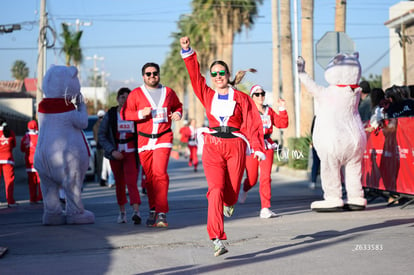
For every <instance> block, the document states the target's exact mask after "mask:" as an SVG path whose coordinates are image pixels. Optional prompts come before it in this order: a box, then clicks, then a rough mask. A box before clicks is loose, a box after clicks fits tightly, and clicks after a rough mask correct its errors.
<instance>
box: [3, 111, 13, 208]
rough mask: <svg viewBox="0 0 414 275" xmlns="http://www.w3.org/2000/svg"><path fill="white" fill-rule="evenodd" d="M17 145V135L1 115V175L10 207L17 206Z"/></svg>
mask: <svg viewBox="0 0 414 275" xmlns="http://www.w3.org/2000/svg"><path fill="white" fill-rule="evenodd" d="M14 147H16V135H15V134H14V132H13V131H12V130H11V129H10V128H9V126H8V125H7V122H6V120H5V119H4V118H2V117H0V176H1V174H2V173H3V175H4V184H5V187H6V199H7V205H8V207H16V206H17V203H16V201H15V200H14V195H13V194H14V158H13V148H14Z"/></svg>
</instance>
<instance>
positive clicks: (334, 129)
mask: <svg viewBox="0 0 414 275" xmlns="http://www.w3.org/2000/svg"><path fill="white" fill-rule="evenodd" d="M297 64H298V71H299V79H300V80H301V82H302V83H303V85H304V86H305V87H306V89H307V90H308V91H309V92H310V93H311V94H312V95H313V97H314V98H315V101H316V106H317V110H316V114H317V115H316V120H315V126H314V130H313V137H312V138H313V145H314V146H315V149H316V151H317V152H318V155H319V157H320V159H321V182H322V189H323V192H324V200H322V201H315V202H313V203H312V204H311V209H312V210H314V211H318V212H328V211H341V210H342V209H347V210H363V209H365V206H366V204H367V201H366V199H365V198H364V192H363V190H362V185H361V173H362V172H361V167H362V166H361V165H362V157H363V153H364V150H365V146H366V134H365V131H364V128H363V125H362V122H361V118H360V116H359V113H358V103H359V100H360V93H361V88H360V87H359V86H358V83H359V79H360V77H361V65H360V63H359V61H358V53H353V54H351V55H347V54H338V55H336V56H335V57H334V58H333V59H332V60H331V61H330V63H329V64H328V66H327V68H326V70H325V79H326V81H327V82H328V84H329V86H328V87H322V86H319V85H317V84H316V83H315V82H314V81H313V79H311V78H310V76H309V75H308V74H306V73H305V60H304V59H303V58H302V57H299V58H298V61H297ZM342 166H343V167H344V168H345V188H346V193H347V200H346V201H345V202H344V201H343V200H342V185H341V167H342Z"/></svg>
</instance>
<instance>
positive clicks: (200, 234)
mask: <svg viewBox="0 0 414 275" xmlns="http://www.w3.org/2000/svg"><path fill="white" fill-rule="evenodd" d="M169 175H170V192H169V202H170V212H169V213H168V215H167V218H168V222H169V228H168V229H157V228H147V227H145V226H144V225H134V224H133V223H132V222H129V223H127V224H117V223H116V218H117V215H118V207H117V205H116V199H115V189H109V188H106V187H101V186H99V184H98V183H94V182H88V183H86V184H85V188H84V192H83V202H84V204H85V208H86V209H88V210H91V211H93V212H94V213H95V215H96V222H95V224H92V225H64V226H43V225H41V216H42V207H43V206H42V205H30V204H29V202H28V197H29V194H28V187H27V183H26V178H25V177H26V174H25V172H24V169H23V168H18V169H16V177H17V179H16V187H15V198H16V199H17V200H18V202H19V207H17V208H7V204H6V203H5V196H4V183H3V182H2V184H1V186H0V187H1V190H0V201H1V202H2V204H1V205H0V247H7V248H8V251H7V252H6V253H5V254H4V255H3V257H1V258H0V274H1V275H7V274H13V275H15V274H261V275H263V274H336V275H337V274H376V275H378V274H411V273H412V271H413V270H414V263H413V261H412V258H411V257H412V252H413V251H414V205H409V206H407V207H405V208H404V209H401V208H400V207H399V206H398V205H395V206H387V202H386V201H385V200H384V199H382V198H377V199H375V200H374V201H372V202H371V203H370V204H369V205H368V208H367V209H366V210H365V211H359V212H340V213H315V212H312V211H310V209H309V205H310V203H311V202H312V201H314V200H316V199H320V198H321V197H322V192H321V190H320V189H316V190H310V189H308V182H307V181H306V180H304V179H303V178H297V177H292V176H287V175H286V174H282V173H280V172H279V173H274V174H273V175H272V179H273V180H272V192H273V197H272V209H273V210H274V211H275V212H276V213H278V214H279V216H278V217H276V218H273V219H260V218H259V211H260V198H259V192H258V191H259V188H258V186H255V187H254V188H253V189H252V190H251V191H250V192H249V195H248V197H247V201H246V203H245V204H237V205H236V209H235V213H234V215H233V217H231V218H225V231H226V233H227V236H228V240H227V244H226V246H227V248H228V250H229V252H228V253H227V254H224V255H222V256H220V257H214V256H213V246H212V243H211V241H210V240H209V239H208V235H207V232H206V219H207V200H206V196H205V195H206V191H207V186H206V181H205V178H204V173H203V170H202V169H199V172H197V173H194V172H193V170H192V169H191V168H190V167H188V166H187V164H186V161H185V160H184V159H180V160H175V159H171V162H170V166H169ZM142 200H143V203H142V205H141V210H140V211H141V216H142V217H143V221H144V222H145V219H146V218H147V216H148V204H147V203H148V202H147V198H146V197H145V196H143V197H142ZM131 214H132V210H131V209H130V208H128V213H127V215H128V217H129V218H130V215H131Z"/></svg>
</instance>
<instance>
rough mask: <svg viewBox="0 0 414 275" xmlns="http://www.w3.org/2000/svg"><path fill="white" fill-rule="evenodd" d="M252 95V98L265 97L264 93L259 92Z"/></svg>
mask: <svg viewBox="0 0 414 275" xmlns="http://www.w3.org/2000/svg"><path fill="white" fill-rule="evenodd" d="M253 95H254V96H257V97H259V96H265V95H266V93H265V92H261V93H254V94H253Z"/></svg>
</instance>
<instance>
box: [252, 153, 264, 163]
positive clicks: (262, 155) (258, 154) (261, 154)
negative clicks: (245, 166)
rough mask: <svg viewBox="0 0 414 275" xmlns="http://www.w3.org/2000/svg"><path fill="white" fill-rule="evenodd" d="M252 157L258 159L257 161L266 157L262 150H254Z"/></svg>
mask: <svg viewBox="0 0 414 275" xmlns="http://www.w3.org/2000/svg"><path fill="white" fill-rule="evenodd" d="M254 158H255V159H256V158H257V159H258V160H259V161H261V160H265V159H266V155H265V154H263V153H262V152H260V151H255V152H254Z"/></svg>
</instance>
